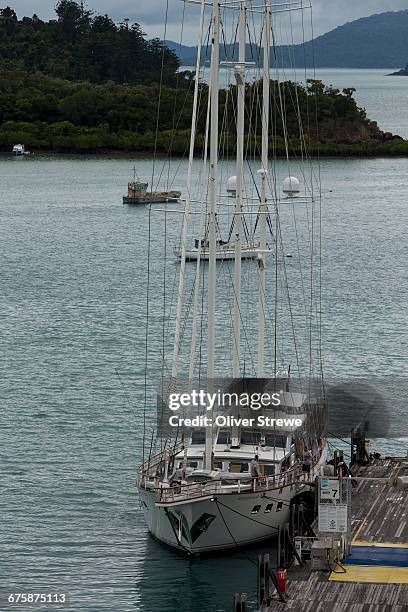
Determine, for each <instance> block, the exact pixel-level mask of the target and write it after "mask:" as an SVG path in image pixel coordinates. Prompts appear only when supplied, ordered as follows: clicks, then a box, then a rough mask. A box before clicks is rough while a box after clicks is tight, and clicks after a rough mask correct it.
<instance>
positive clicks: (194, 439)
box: [191, 429, 205, 444]
mask: <svg viewBox="0 0 408 612" xmlns="http://www.w3.org/2000/svg"><path fill="white" fill-rule="evenodd" d="M191 444H205V431H204V429H195V430H194V431H193V432H192V434H191Z"/></svg>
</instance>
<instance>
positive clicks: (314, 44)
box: [166, 10, 408, 68]
mask: <svg viewBox="0 0 408 612" xmlns="http://www.w3.org/2000/svg"><path fill="white" fill-rule="evenodd" d="M166 44H167V45H168V46H169V47H170V49H172V50H173V51H174V52H175V53H176V54H177V55H178V56H179V57H180V61H181V63H182V64H183V65H185V66H191V65H194V64H195V57H196V47H188V46H185V45H182V46H181V47H180V45H179V44H178V43H175V42H173V41H166ZM226 52H227V55H228V56H229V59H236V57H237V45H227V46H226V48H225V49H224V45H221V48H220V55H221V59H225V56H226ZM258 52H259V51H258V49H257V48H255V49H254V48H252V51H251V48H250V46H249V45H247V56H248V57H247V59H253V58H254V57H255V58H257V57H258ZM276 57H277V63H278V65H280V66H285V67H289V66H304V65H305V64H306V66H309V67H310V66H316V67H319V68H394V67H395V68H400V67H401V66H405V64H406V63H407V61H408V10H403V11H387V12H385V13H378V14H375V15H370V16H369V17H362V18H361V19H356V20H355V21H351V22H349V23H345V24H344V25H341V26H338V27H337V28H335V29H334V30H331V31H330V32H327V33H326V34H322V35H321V36H318V37H317V38H315V39H314V41H308V42H306V43H305V44H304V45H299V44H298V45H293V46H280V47H277V49H276ZM208 59H209V56H208ZM273 63H274V62H273V59H272V60H271V64H273Z"/></svg>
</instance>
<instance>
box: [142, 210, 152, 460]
mask: <svg viewBox="0 0 408 612" xmlns="http://www.w3.org/2000/svg"><path fill="white" fill-rule="evenodd" d="M151 210H152V209H151V206H149V215H148V220H149V223H148V234H147V266H146V330H145V346H144V357H145V367H144V404H143V450H142V463H144V461H145V441H146V410H147V370H148V359H149V314H150V309H149V306H150V302H149V298H150V238H151Z"/></svg>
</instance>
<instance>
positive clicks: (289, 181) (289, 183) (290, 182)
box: [282, 176, 300, 197]
mask: <svg viewBox="0 0 408 612" xmlns="http://www.w3.org/2000/svg"><path fill="white" fill-rule="evenodd" d="M282 189H283V193H286V194H287V195H288V196H289V197H291V196H295V195H297V194H298V193H299V191H300V181H299V179H297V178H296V176H288V177H287V178H285V180H284V181H283V186H282Z"/></svg>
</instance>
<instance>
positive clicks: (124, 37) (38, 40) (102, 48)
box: [0, 0, 179, 85]
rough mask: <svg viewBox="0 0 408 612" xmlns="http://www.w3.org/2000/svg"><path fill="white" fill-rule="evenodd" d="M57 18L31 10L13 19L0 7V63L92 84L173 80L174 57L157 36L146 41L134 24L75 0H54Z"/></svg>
mask: <svg viewBox="0 0 408 612" xmlns="http://www.w3.org/2000/svg"><path fill="white" fill-rule="evenodd" d="M55 12H56V18H55V19H54V20H50V21H48V22H44V21H42V20H41V19H39V18H38V17H37V16H36V15H33V16H32V17H23V18H22V19H21V20H19V19H17V16H16V13H15V12H14V11H13V10H12V9H11V8H9V7H6V8H3V9H0V68H1V69H3V70H4V69H8V70H10V69H11V70H12V69H20V70H25V71H27V72H30V73H34V72H42V73H44V74H47V75H49V76H52V77H56V78H60V79H66V80H71V81H75V80H84V81H91V82H93V83H100V82H106V81H114V82H116V83H130V84H136V83H147V84H149V83H158V82H159V81H160V74H161V67H162V63H163V82H164V83H165V84H168V85H172V84H174V83H175V81H176V76H175V75H176V72H177V69H178V66H179V60H178V58H177V56H176V55H175V54H174V53H173V52H172V51H170V50H169V49H168V48H167V47H165V46H163V44H162V43H161V42H160V41H159V40H157V39H153V40H146V36H145V34H144V33H143V31H142V30H141V28H140V26H139V25H138V24H137V23H134V24H131V23H129V21H128V20H125V21H124V22H123V23H120V24H119V25H117V24H115V23H114V22H113V21H112V19H111V18H110V17H109V16H108V15H94V14H93V13H92V12H91V11H89V10H87V9H86V8H84V7H83V6H82V5H81V3H80V2H75V0H59V2H58V3H57V5H56V8H55Z"/></svg>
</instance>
